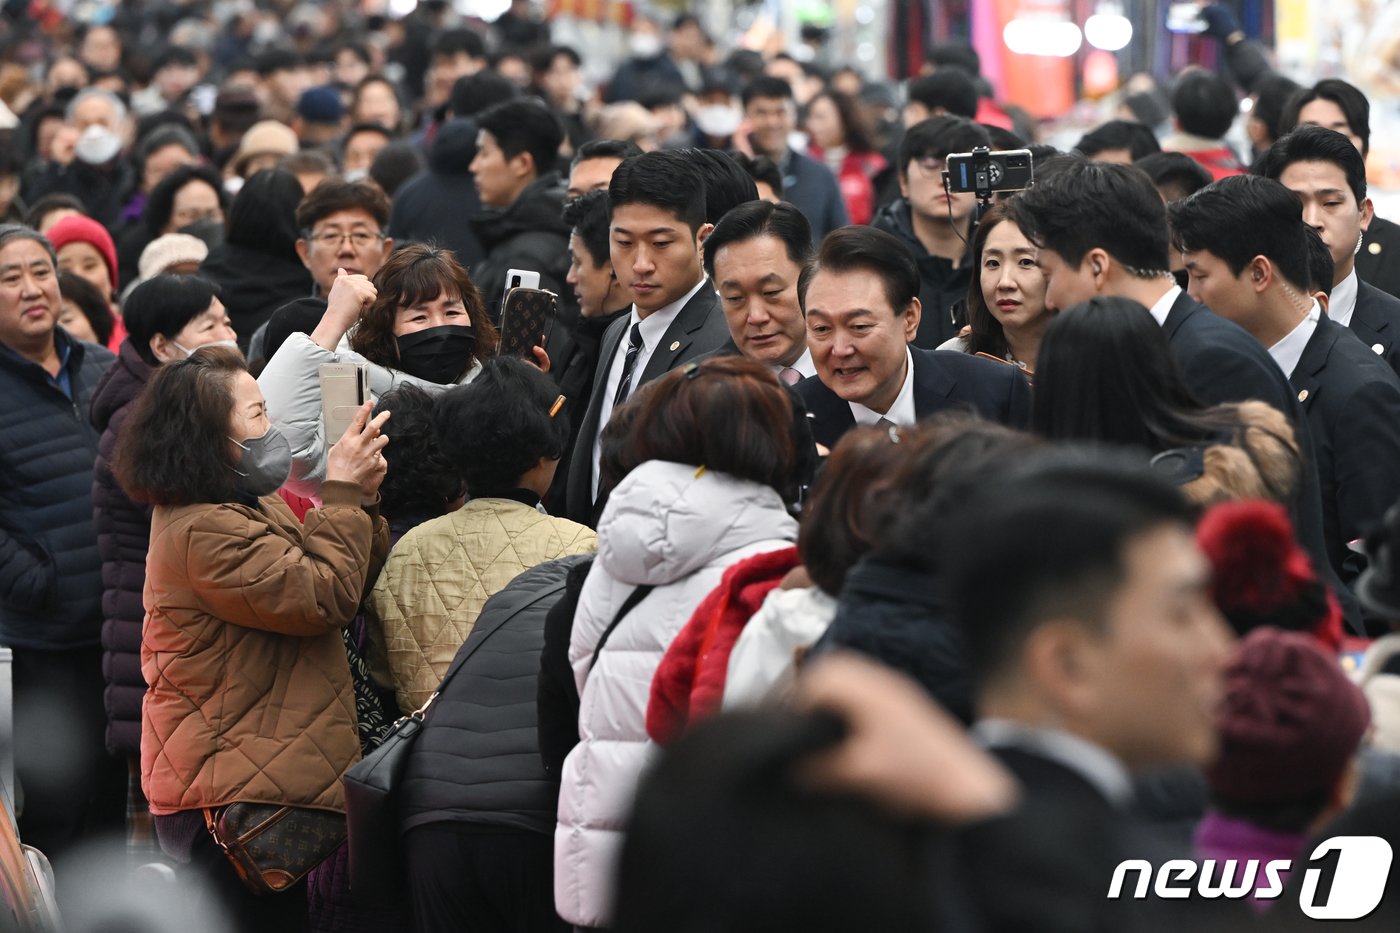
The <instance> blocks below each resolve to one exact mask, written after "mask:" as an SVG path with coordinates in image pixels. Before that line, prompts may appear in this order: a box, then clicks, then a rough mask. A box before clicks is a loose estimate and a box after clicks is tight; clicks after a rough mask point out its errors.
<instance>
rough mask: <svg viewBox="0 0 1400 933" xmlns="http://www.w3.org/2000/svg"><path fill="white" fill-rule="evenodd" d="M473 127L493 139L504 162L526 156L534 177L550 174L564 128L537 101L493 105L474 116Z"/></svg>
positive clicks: (542, 104)
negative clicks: (523, 153)
mask: <svg viewBox="0 0 1400 933" xmlns="http://www.w3.org/2000/svg"><path fill="white" fill-rule="evenodd" d="M476 125H477V126H478V127H479V128H481V129H483V130H485V131H486V132H488V133H490V134H491V135H492V137H494V138H495V140H496V145H498V146H500V147H501V151H502V152H503V153H505V156H506V158H508V159H513V158H515V157H516V156H518V155H520V153H522V152H526V153H529V155H530V159H531V160H532V161H533V162H534V163H535V174H536V175H544V174H545V173H547V172H551V171H553V170H554V166H555V163H557V162H558V161H559V147H560V146H561V145H562V144H563V142H564V124H562V123H560V122H559V118H558V117H557V116H555V114H554V111H552V110H550V109H549V108H548V107H546V106H545V105H544V103H543V102H541V101H539V100H535V99H533V98H531V99H528V100H509V101H506V102H505V103H503V104H497V105H496V106H494V107H492V108H491V109H489V110H486V111H484V112H482V113H480V114H478V115H477V118H476Z"/></svg>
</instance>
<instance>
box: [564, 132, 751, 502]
mask: <svg viewBox="0 0 1400 933" xmlns="http://www.w3.org/2000/svg"><path fill="white" fill-rule="evenodd" d="M608 200H609V204H610V206H611V210H612V220H611V222H610V242H609V251H610V253H611V255H612V264H613V271H614V273H615V274H616V275H617V276H618V278H619V279H622V280H623V282H624V284H626V285H627V287H628V289H629V290H630V291H631V292H632V296H633V305H632V310H631V312H630V313H629V314H627V315H626V316H625V317H622V318H619V319H618V320H616V321H614V322H613V324H612V326H610V327H609V328H608V330H607V333H606V334H604V335H603V347H602V356H601V357H600V364H599V366H598V371H597V374H596V375H595V376H594V379H593V391H592V394H591V395H590V397H589V400H588V408H587V409H586V410H585V412H584V415H583V424H582V426H581V427H580V429H579V433H578V441H577V445H576V446H575V448H574V455H573V461H572V463H571V464H570V466H569V483H568V491H567V494H566V496H565V503H564V513H565V515H566V516H567V517H569V518H571V519H573V520H574V521H577V522H582V523H584V524H587V525H590V526H591V525H593V524H594V523H595V522H596V520H597V517H598V516H597V513H598V505H599V504H600V502H599V489H598V459H599V447H598V436H599V434H600V433H601V432H602V430H603V427H604V426H605V425H606V424H607V423H608V419H609V418H611V417H612V413H613V411H614V410H615V409H617V408H618V407H620V406H621V405H623V404H624V403H625V402H626V401H627V399H628V398H629V397H630V396H631V395H632V393H633V392H635V391H636V390H637V388H638V387H639V386H641V385H643V384H645V383H647V382H650V381H651V380H652V379H655V378H657V377H658V376H661V375H664V374H665V373H667V372H670V371H671V370H672V369H675V368H676V367H677V366H681V365H684V364H685V363H687V362H689V361H690V360H692V359H695V358H696V357H698V356H702V355H704V354H706V353H710V352H712V351H714V350H716V349H718V348H720V347H721V346H723V345H724V344H725V342H726V341H727V340H728V339H729V328H728V326H727V325H726V324H725V320H724V314H723V312H722V311H721V310H720V306H719V299H718V297H717V296H716V295H715V291H714V287H713V286H712V285H711V284H710V280H709V279H708V278H707V277H706V276H705V270H704V268H703V267H702V265H701V262H700V255H701V246H702V244H703V243H704V242H705V238H706V237H707V236H709V235H710V231H711V230H712V229H714V226H713V224H708V223H706V222H705V180H704V176H703V175H702V174H701V172H700V170H699V169H698V168H696V166H695V164H694V162H693V161H692V157H691V156H689V155H688V154H686V153H683V152H674V151H661V152H649V153H647V154H645V155H640V156H635V157H633V158H631V159H628V160H627V161H625V162H623V163H622V164H621V165H620V166H618V168H617V171H616V172H614V173H613V177H612V182H611V183H610V184H609V186H608Z"/></svg>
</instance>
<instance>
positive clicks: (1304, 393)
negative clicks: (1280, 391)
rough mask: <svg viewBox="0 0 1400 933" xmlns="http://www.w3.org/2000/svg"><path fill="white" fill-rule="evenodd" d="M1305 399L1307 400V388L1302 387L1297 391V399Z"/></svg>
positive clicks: (1302, 400) (1304, 400)
mask: <svg viewBox="0 0 1400 933" xmlns="http://www.w3.org/2000/svg"><path fill="white" fill-rule="evenodd" d="M1307 400H1308V390H1307V389H1304V390H1303V391H1301V392H1299V393H1298V401H1300V402H1306V401H1307Z"/></svg>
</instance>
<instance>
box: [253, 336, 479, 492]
mask: <svg viewBox="0 0 1400 933" xmlns="http://www.w3.org/2000/svg"><path fill="white" fill-rule="evenodd" d="M322 363H364V364H365V366H367V367H368V371H369V393H370V395H371V397H373V398H374V400H375V401H376V402H377V401H379V399H380V397H381V396H383V395H384V394H385V393H386V392H388V391H389V390H391V389H393V388H395V387H397V386H400V385H403V384H404V383H412V384H413V385H416V386H418V387H419V388H420V389H423V390H424V391H426V392H428V393H430V394H432V395H437V394H438V393H439V392H445V391H447V390H448V389H450V388H451V386H445V385H439V384H437V383H436V382H428V381H427V380H426V379H419V378H418V377H417V376H410V375H409V374H408V373H404V372H399V371H398V370H397V369H389V368H388V367H386V366H380V365H379V364H378V363H371V362H370V361H369V360H367V359H365V358H364V357H363V356H361V355H360V354H358V353H356V352H355V351H354V350H352V349H350V343H349V338H348V337H342V338H341V339H340V345H339V346H337V347H336V348H335V352H334V353H332V352H331V351H329V350H327V349H325V348H324V347H319V346H317V345H316V344H314V343H312V342H311V337H310V335H308V334H300V333H298V334H292V335H291V336H290V337H288V338H287V340H286V342H285V343H283V344H282V346H281V347H279V348H278V349H277V352H276V353H275V354H274V355H273V357H272V359H270V360H268V361H267V368H265V369H264V370H263V371H262V375H261V376H259V377H258V388H260V389H262V393H263V398H265V399H266V400H267V417H268V418H269V419H270V420H271V421H272V423H273V424H274V425H275V426H276V427H277V430H279V431H281V432H282V434H283V435H284V436H285V437H286V438H287V443H288V444H290V445H291V448H292V477H291V479H289V480H287V488H288V489H290V490H291V491H292V492H294V493H296V494H297V495H299V496H303V497H306V498H314V497H317V496H319V495H320V494H321V484H322V483H323V482H325V480H326V452H327V451H328V450H329V449H330V444H334V443H335V442H336V441H338V440H340V438H338V437H337V438H332V439H331V442H330V444H327V443H326V431H325V425H324V422H323V421H322V420H321V364H322ZM480 370H481V364H479V363H473V364H472V366H471V368H470V369H468V370H467V372H466V374H465V375H464V376H462V378H461V379H459V380H457V385H465V384H466V383H468V382H471V381H472V380H473V379H475V378H476V374H477V373H478V372H479V371H480ZM390 431H391V432H392V428H391V429H390Z"/></svg>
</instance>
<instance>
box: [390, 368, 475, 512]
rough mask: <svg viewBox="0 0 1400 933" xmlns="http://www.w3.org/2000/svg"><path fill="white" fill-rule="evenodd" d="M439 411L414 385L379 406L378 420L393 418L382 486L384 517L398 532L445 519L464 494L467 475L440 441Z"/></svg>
mask: <svg viewBox="0 0 1400 933" xmlns="http://www.w3.org/2000/svg"><path fill="white" fill-rule="evenodd" d="M436 407H437V406H436V400H435V399H434V398H433V397H432V396H431V395H429V394H428V393H427V392H426V391H424V390H423V389H421V388H419V387H418V386H416V385H414V384H413V383H411V382H404V383H400V384H399V385H397V386H395V387H394V388H393V389H391V390H389V391H388V392H386V393H384V395H382V396H381V397H380V399H379V402H378V404H376V405H375V406H374V413H375V414H376V415H377V414H379V413H380V412H385V411H387V412H390V414H391V417H390V418H389V421H388V422H387V423H386V424H385V425H384V434H385V435H387V436H388V438H389V446H388V447H385V448H384V459H385V460H387V461H389V470H388V472H387V473H385V474H384V481H383V483H381V484H380V486H379V499H380V502H379V511H380V512H381V513H382V514H383V515H384V517H385V519H386V520H387V521H389V522H392V523H394V525H395V526H397V527H396V528H395V529H394V530H402V529H403V526H405V525H409V524H412V523H419V522H424V521H427V520H428V519H430V518H437V517H438V516H439V515H443V514H445V513H446V512H447V504H448V503H449V502H451V501H452V500H454V499H456V498H457V497H458V496H460V495H461V494H462V477H461V474H460V473H459V472H458V470H457V465H456V464H454V463H453V462H452V461H451V460H449V459H448V458H447V455H446V454H445V453H443V450H442V441H441V439H440V438H439V437H438V431H437V422H436V419H435V418H434V415H435V412H436ZM390 448H393V449H392V450H391V449H390Z"/></svg>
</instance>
